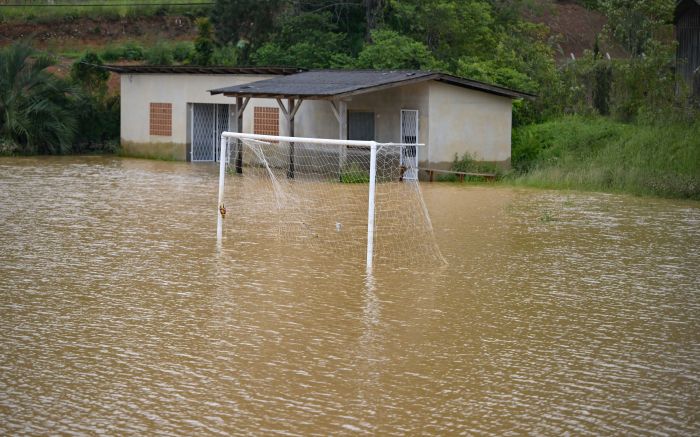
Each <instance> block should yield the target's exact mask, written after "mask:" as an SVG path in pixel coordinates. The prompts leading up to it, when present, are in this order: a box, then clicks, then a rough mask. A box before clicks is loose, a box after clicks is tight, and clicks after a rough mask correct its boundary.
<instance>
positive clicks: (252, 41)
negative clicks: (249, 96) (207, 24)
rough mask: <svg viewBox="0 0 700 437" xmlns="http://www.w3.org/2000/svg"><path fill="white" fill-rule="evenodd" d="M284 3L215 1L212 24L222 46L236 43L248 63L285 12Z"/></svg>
mask: <svg viewBox="0 0 700 437" xmlns="http://www.w3.org/2000/svg"><path fill="white" fill-rule="evenodd" d="M284 3H285V2H284V1H283V0H216V3H215V4H214V7H213V8H212V11H211V15H210V17H211V22H212V23H213V24H214V28H215V30H216V40H217V42H218V43H219V44H233V45H235V46H236V47H238V48H239V50H240V51H241V57H240V60H241V61H242V62H247V61H248V58H249V56H250V54H251V53H253V52H254V51H255V49H256V48H257V47H259V46H261V45H262V44H263V43H264V42H265V39H266V36H267V35H268V34H269V33H271V32H272V31H273V25H274V19H275V17H276V16H277V15H278V14H279V13H280V12H281V11H282V10H283V7H282V6H283V5H284Z"/></svg>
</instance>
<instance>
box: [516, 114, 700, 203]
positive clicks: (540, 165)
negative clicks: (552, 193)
mask: <svg viewBox="0 0 700 437" xmlns="http://www.w3.org/2000/svg"><path fill="white" fill-rule="evenodd" d="M512 154H513V157H512V163H513V168H514V171H513V172H512V173H510V174H508V175H506V176H505V177H504V178H503V181H504V182H505V183H509V184H515V185H522V186H530V187H540V188H558V189H576V190H591V191H606V192H623V193H631V194H637V195H653V196H662V197H674V198H689V199H696V200H700V120H698V121H695V122H693V123H688V122H685V123H680V122H678V123H664V124H661V123H659V124H641V123H634V124H625V123H620V122H616V121H612V120H610V119H608V118H603V117H592V118H584V117H563V118H559V119H556V120H553V121H549V122H546V123H543V124H537V125H530V126H524V127H520V128H517V129H515V130H514V131H513V153H512Z"/></svg>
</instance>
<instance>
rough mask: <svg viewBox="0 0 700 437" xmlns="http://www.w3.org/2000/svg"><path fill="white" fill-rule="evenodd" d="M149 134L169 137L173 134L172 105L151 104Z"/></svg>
mask: <svg viewBox="0 0 700 437" xmlns="http://www.w3.org/2000/svg"><path fill="white" fill-rule="evenodd" d="M149 120H150V124H149V126H150V129H149V131H150V134H151V135H160V136H164V137H169V136H171V135H172V134H173V105H172V103H151V111H150V117H149Z"/></svg>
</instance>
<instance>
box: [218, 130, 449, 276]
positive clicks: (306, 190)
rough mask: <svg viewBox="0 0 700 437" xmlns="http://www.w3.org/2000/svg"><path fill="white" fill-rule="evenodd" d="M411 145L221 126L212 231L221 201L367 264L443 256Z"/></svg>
mask: <svg viewBox="0 0 700 437" xmlns="http://www.w3.org/2000/svg"><path fill="white" fill-rule="evenodd" d="M420 147H423V145H422V144H397V143H377V142H375V141H352V140H334V139H320V138H302V137H285V136H271V135H256V134H244V133H234V132H224V133H222V135H221V150H220V155H219V156H221V157H224V159H221V160H220V169H219V197H218V214H219V215H218V231H217V237H218V241H219V242H221V238H222V232H223V231H222V229H223V219H224V217H225V216H226V211H229V212H230V214H228V216H229V217H230V219H231V220H234V221H236V222H237V224H238V225H239V226H243V227H248V228H250V229H256V230H257V231H258V232H259V235H265V236H269V235H272V234H273V235H275V236H276V237H278V238H281V239H282V240H284V241H295V242H301V243H302V244H308V245H311V246H313V247H314V249H315V250H319V249H326V250H328V251H330V252H333V253H336V254H340V255H341V256H343V257H345V258H347V257H358V258H364V259H365V261H366V266H367V269H368V271H371V269H372V266H373V264H374V263H375V262H376V261H378V260H383V261H389V262H395V263H402V264H408V261H414V262H418V263H421V264H423V263H425V262H429V261H433V262H437V263H444V259H443V258H442V255H441V254H440V250H439V248H438V246H437V244H436V242H435V237H434V235H433V228H432V224H431V221H430V217H429V215H428V210H427V208H426V206H425V203H424V201H423V196H422V193H421V190H420V186H419V183H418V168H417V160H416V158H417V149H418V148H420ZM225 188H226V190H225ZM273 227H274V229H269V228H273Z"/></svg>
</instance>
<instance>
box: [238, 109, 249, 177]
mask: <svg viewBox="0 0 700 437" xmlns="http://www.w3.org/2000/svg"><path fill="white" fill-rule="evenodd" d="M249 101H250V97H248V98H246V99H245V100H244V99H243V97H236V132H238V133H242V132H243V111H245V107H246V106H248V102H249ZM236 151H237V153H236V173H238V174H242V173H243V144H241V140H236Z"/></svg>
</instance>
